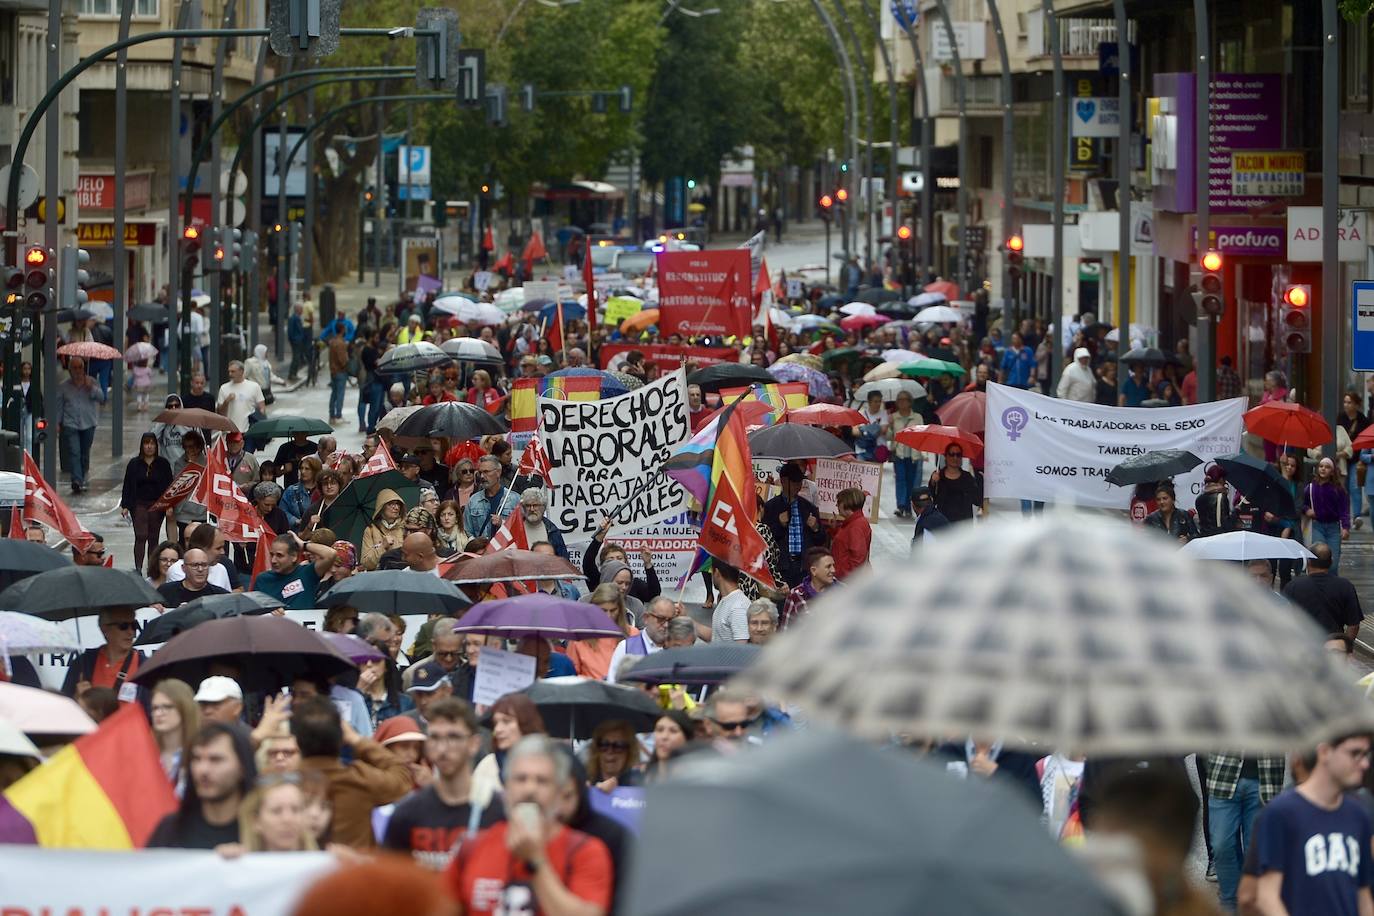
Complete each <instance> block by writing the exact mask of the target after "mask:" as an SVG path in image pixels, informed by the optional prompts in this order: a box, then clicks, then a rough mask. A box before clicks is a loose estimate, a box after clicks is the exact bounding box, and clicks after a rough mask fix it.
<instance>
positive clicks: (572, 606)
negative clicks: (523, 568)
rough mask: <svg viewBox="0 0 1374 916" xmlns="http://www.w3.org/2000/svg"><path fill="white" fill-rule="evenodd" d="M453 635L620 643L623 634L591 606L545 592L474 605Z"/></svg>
mask: <svg viewBox="0 0 1374 916" xmlns="http://www.w3.org/2000/svg"><path fill="white" fill-rule="evenodd" d="M453 631H454V632H455V633H481V634H483V635H486V636H509V637H514V638H516V639H523V638H524V637H526V636H538V637H543V638H545V639H600V638H602V637H610V638H612V639H624V638H625V634H624V633H622V632H621V631H620V628H619V627H617V626H616V625H615V622H614V621H612V620H611V618H610V617H608V616H606V612H605V611H603V610H602V609H601V608H599V607H597V606H596V605H594V604H584V603H583V602H581V601H569V600H567V599H566V598H558V597H555V596H554V595H550V594H548V593H547V592H535V593H534V594H531V595H517V596H516V597H514V598H503V599H501V600H500V601H483V602H482V603H480V604H474V605H473V606H472V607H471V608H470V609H469V610H468V611H467V613H465V614H464V615H463V616H462V617H461V618H460V619H459V621H458V626H456V627H454V628H453Z"/></svg>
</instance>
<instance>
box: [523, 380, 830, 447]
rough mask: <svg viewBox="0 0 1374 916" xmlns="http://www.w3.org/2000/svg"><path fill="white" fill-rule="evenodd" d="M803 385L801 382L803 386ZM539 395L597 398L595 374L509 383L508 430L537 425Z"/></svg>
mask: <svg viewBox="0 0 1374 916" xmlns="http://www.w3.org/2000/svg"><path fill="white" fill-rule="evenodd" d="M805 387H806V386H805V385H802V388H803V389H804V388H805ZM539 398H556V399H558V400H560V401H596V400H600V398H601V378H600V377H599V376H594V375H589V376H580V375H574V376H560V377H559V378H521V379H516V380H515V381H514V382H513V383H511V387H510V431H511V432H513V433H532V432H534V431H535V429H536V428H537V427H538V425H539V417H538V407H539V400H538V399H539Z"/></svg>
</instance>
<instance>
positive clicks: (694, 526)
mask: <svg viewBox="0 0 1374 916" xmlns="http://www.w3.org/2000/svg"><path fill="white" fill-rule="evenodd" d="M700 533H701V523H700V521H699V520H698V519H697V518H696V516H694V515H693V514H692V513H690V512H681V513H679V514H677V515H674V516H672V517H670V518H664V519H659V520H658V521H656V522H653V523H652V524H649V525H641V526H640V527H638V528H630V529H628V530H625V531H621V532H618V533H616V534H614V535H613V536H611V537H610V538H609V540H610V541H611V543H614V544H619V545H620V546H621V547H624V548H625V561H626V562H627V563H629V564H630V569H631V570H633V571H634V574H635V578H637V579H643V578H644V562H643V559H642V558H641V556H640V551H642V550H646V549H647V550H648V551H649V556H650V559H651V560H652V561H653V567H654V574H655V575H656V576H658V581H659V583H660V584H661V586H662V588H663V590H664V591H665V592H666V591H668V590H669V589H670V588H678V587H680V586H681V584H682V579H683V577H684V576H686V575H687V574H688V573H689V572H691V571H692V561H693V560H695V559H696V555H697V537H698V535H700ZM591 546H592V545H591V542H586V543H582V544H569V545H568V558H569V560H570V561H571V563H572V564H573V565H574V566H576V567H577V568H578V569H581V568H582V558H583V556H584V555H585V554H584V551H586V550H588V549H590V548H591Z"/></svg>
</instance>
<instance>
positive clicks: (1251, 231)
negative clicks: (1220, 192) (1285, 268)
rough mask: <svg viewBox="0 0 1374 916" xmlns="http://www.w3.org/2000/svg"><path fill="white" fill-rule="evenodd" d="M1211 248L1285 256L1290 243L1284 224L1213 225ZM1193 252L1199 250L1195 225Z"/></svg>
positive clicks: (1262, 255)
mask: <svg viewBox="0 0 1374 916" xmlns="http://www.w3.org/2000/svg"><path fill="white" fill-rule="evenodd" d="M1209 228H1210V235H1211V236H1212V239H1211V245H1210V246H1208V247H1210V248H1214V249H1216V250H1217V251H1220V252H1221V253H1222V254H1233V255H1256V256H1259V257H1268V258H1283V257H1285V251H1286V248H1287V244H1288V239H1287V236H1286V235H1285V232H1284V227H1282V226H1211V227H1209ZM1193 252H1194V253H1196V252H1197V227H1196V226H1194V227H1193Z"/></svg>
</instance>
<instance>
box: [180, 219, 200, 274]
mask: <svg viewBox="0 0 1374 916" xmlns="http://www.w3.org/2000/svg"><path fill="white" fill-rule="evenodd" d="M201 241H202V240H201V230H200V228H199V227H197V226H187V227H186V228H185V229H183V230H181V270H182V273H190V274H195V272H196V268H197V267H198V266H199V265H200V246H201Z"/></svg>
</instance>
